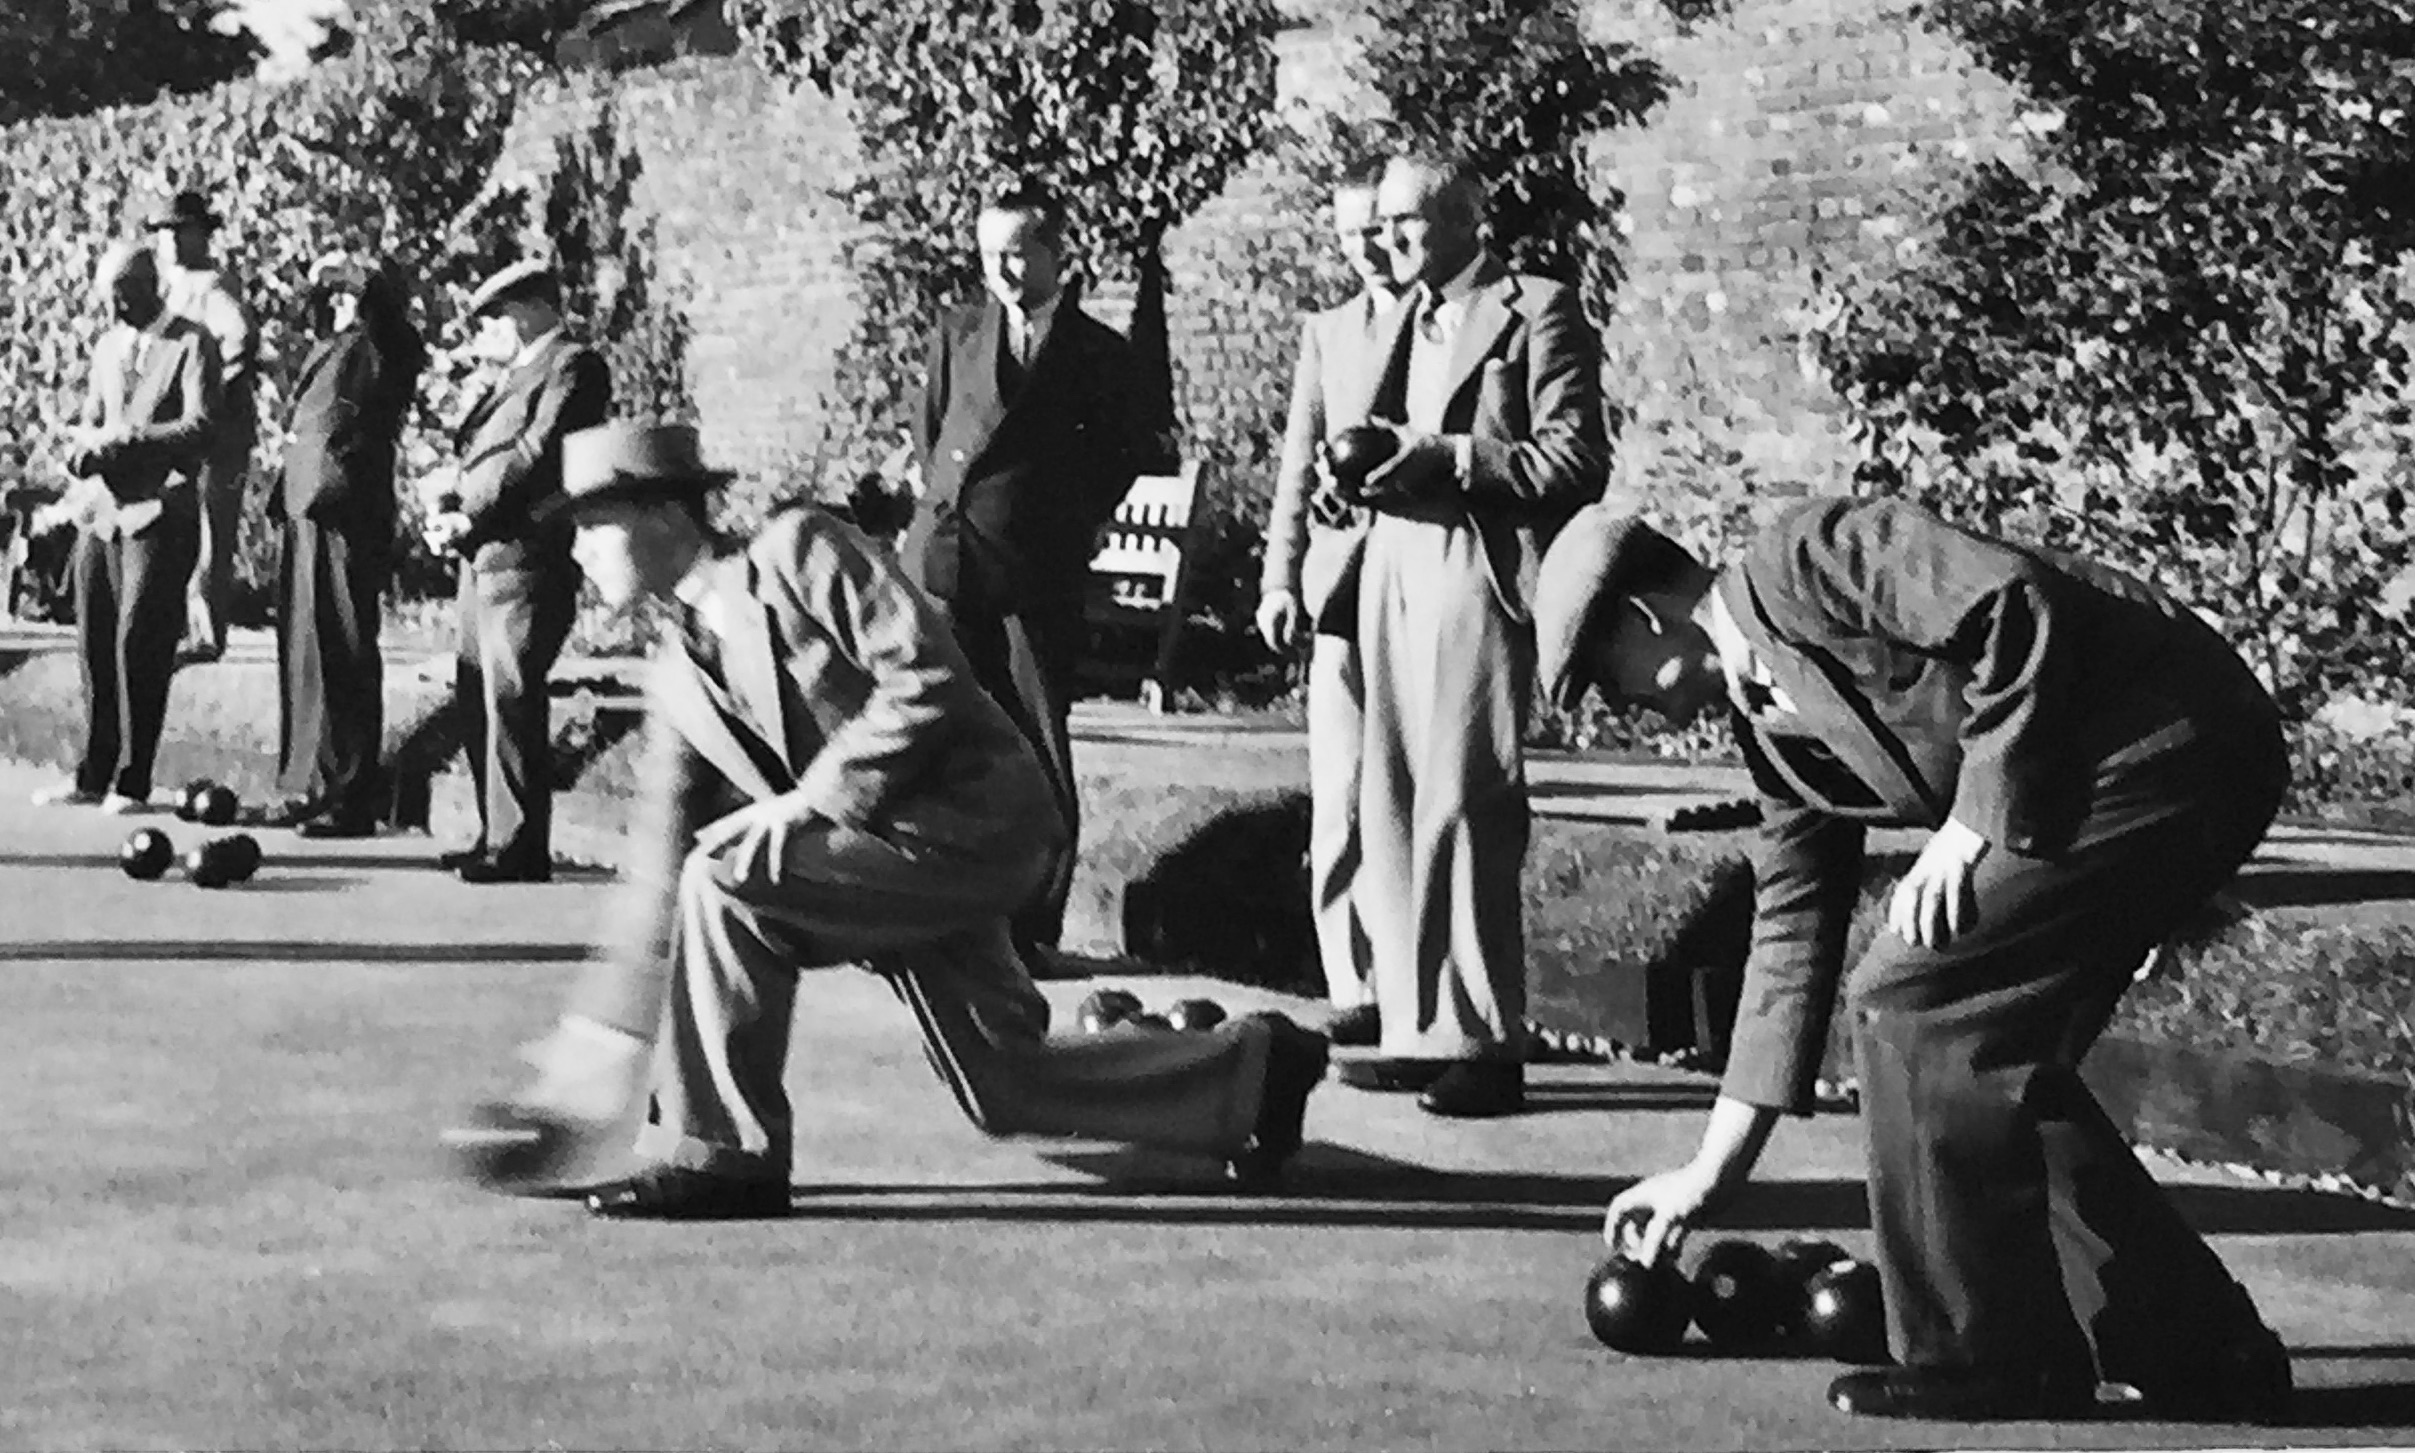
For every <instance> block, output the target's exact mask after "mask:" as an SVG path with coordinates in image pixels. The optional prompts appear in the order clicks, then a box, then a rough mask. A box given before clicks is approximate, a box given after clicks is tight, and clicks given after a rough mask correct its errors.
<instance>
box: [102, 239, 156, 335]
mask: <svg viewBox="0 0 2415 1453" xmlns="http://www.w3.org/2000/svg"><path fill="white" fill-rule="evenodd" d="M149 264H150V259H148V258H143V257H137V258H135V259H134V260H132V261H131V262H129V263H127V264H126V265H125V266H123V267H121V268H119V269H118V271H117V275H116V276H114V277H112V278H110V279H109V284H108V287H109V312H110V315H111V316H112V317H115V318H116V319H118V321H120V322H122V323H126V324H130V325H131V326H133V327H136V328H143V327H148V326H150V323H151V320H152V319H154V318H156V317H158V316H159V307H160V304H159V273H158V271H157V270H156V269H154V268H153V267H151V266H150V265H149Z"/></svg>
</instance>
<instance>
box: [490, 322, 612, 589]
mask: <svg viewBox="0 0 2415 1453" xmlns="http://www.w3.org/2000/svg"><path fill="white" fill-rule="evenodd" d="M611 411H612V376H611V374H610V372H609V371H608V370H607V369H606V368H605V365H604V359H603V355H602V354H599V353H597V352H596V351H595V350H594V349H593V348H590V347H589V346H587V345H586V344H585V343H582V342H580V341H578V340H577V339H575V338H573V337H571V335H570V334H569V333H568V332H567V331H557V332H556V333H554V334H553V335H552V337H551V338H550V339H548V340H547V341H546V342H545V343H544V345H543V346H542V347H540V348H539V349H538V350H537V351H536V352H535V353H534V354H533V355H531V356H530V357H528V358H525V359H522V360H520V361H518V362H517V363H515V364H514V365H513V366H512V367H511V368H509V369H507V370H505V372H504V373H503V375H502V377H500V378H498V379H496V380H495V382H494V384H493V386H492V387H490V388H489V389H488V390H487V391H486V393H485V394H484V395H483V396H482V397H481V398H480V399H479V401H478V402H477V403H476V404H475V405H473V406H472V407H471V409H470V411H469V413H468V414H467V415H466V416H465V417H464V418H463V419H462V422H461V425H460V427H459V428H458V429H456V430H455V432H454V442H455V444H456V445H457V447H458V449H459V451H460V458H461V510H462V513H463V514H465V515H467V516H468V517H469V522H470V528H469V533H468V534H467V535H466V536H465V537H464V538H463V540H462V542H461V544H460V546H459V548H460V550H461V551H462V553H464V554H467V555H471V557H472V559H473V561H474V563H475V568H476V569H477V570H478V571H479V572H480V573H482V574H490V573H494V572H498V571H508V570H516V569H521V568H524V567H528V566H533V565H538V564H551V565H555V566H562V567H566V566H567V564H568V561H569V558H570V537H571V533H572V531H571V526H570V523H569V521H568V519H567V517H565V518H563V519H561V520H559V521H556V522H554V523H550V524H545V525H539V524H537V523H535V521H534V512H535V510H536V508H537V506H538V505H540V504H542V503H543V502H544V501H546V500H547V499H549V498H551V497H552V496H554V495H557V494H560V493H561V492H562V440H563V438H564V437H566V436H568V435H571V434H575V433H577V432H578V431H579V430H581V429H588V428H593V427H594V426H596V425H597V424H601V423H603V422H604V419H605V417H606V416H607V415H609V414H610V413H611ZM473 552H474V553H473Z"/></svg>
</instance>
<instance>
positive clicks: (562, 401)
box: [453, 330, 612, 874]
mask: <svg viewBox="0 0 2415 1453" xmlns="http://www.w3.org/2000/svg"><path fill="white" fill-rule="evenodd" d="M611 409H612V378H611V374H610V373H609V372H608V371H607V369H606V368H605V365H604V360H603V356H602V355H601V354H599V353H597V352H596V351H595V350H594V349H593V348H590V347H588V346H587V345H586V344H585V343H582V342H580V341H578V340H577V339H575V338H573V337H571V336H570V335H569V334H567V333H564V332H561V331H559V330H557V331H556V332H554V333H553V334H552V335H551V336H550V337H549V338H546V339H542V340H539V341H538V343H537V346H536V347H535V348H534V349H532V350H531V351H530V352H529V353H528V354H527V356H525V357H523V358H521V359H519V360H517V361H516V362H514V364H513V365H512V367H511V368H510V369H508V370H506V371H505V373H504V374H503V376H502V377H500V378H498V379H497V380H496V381H495V384H494V386H493V387H492V388H490V389H489V390H488V391H487V392H486V394H485V395H484V396H483V397H481V398H480V400H479V401H478V403H477V404H476V405H474V406H473V407H472V408H471V410H470V412H469V415H468V417H467V418H466V419H464V420H463V421H462V424H461V426H460V429H459V430H458V431H457V435H456V439H457V442H458V444H459V446H460V450H461V512H462V513H463V514H465V515H467V516H468V517H469V522H470V527H469V533H468V534H467V535H465V536H464V537H463V538H462V540H461V542H460V543H459V545H457V546H456V548H457V549H459V550H461V551H462V552H463V553H465V554H467V555H469V557H470V562H469V564H468V565H467V566H466V567H464V568H463V570H462V572H461V581H460V586H459V591H458V595H457V599H456V622H457V627H456V629H457V633H458V642H457V645H458V655H457V656H456V659H455V662H454V668H453V696H454V700H455V701H456V702H457V703H458V704H459V706H460V708H461V711H462V713H463V715H464V716H465V718H466V721H465V723H464V725H463V728H462V741H463V753H464V755H465V756H466V757H467V758H468V761H469V767H470V780H471V783H472V785H473V789H474V791H475V792H476V795H477V798H478V845H479V847H480V848H481V849H483V850H484V851H485V852H486V853H487V854H488V856H490V857H491V858H493V859H494V861H495V862H497V863H498V864H501V865H503V866H505V867H509V868H517V869H525V870H528V871H530V872H533V873H540V874H541V873H542V872H544V871H545V869H546V865H547V864H548V863H549V862H550V860H551V856H552V845H551V831H552V823H553V780H552V779H553V764H552V752H553V746H552V732H551V725H550V721H549V716H550V713H549V711H548V702H549V697H548V695H547V687H546V678H547V676H548V675H550V674H551V672H552V671H553V663H554V660H555V658H556V657H558V656H559V655H560V654H561V651H562V643H563V642H564V641H565V640H567V639H568V638H569V635H570V625H571V621H572V619H573V618H574V616H575V614H576V612H577V609H578V594H579V568H578V566H577V564H576V563H574V562H573V561H572V560H571V558H570V537H571V532H570V528H569V526H568V525H567V524H565V523H562V522H559V521H556V522H552V523H548V524H538V523H536V520H535V514H534V512H535V511H536V509H537V507H538V506H540V505H542V504H544V503H545V502H546V501H547V500H548V499H550V498H552V497H553V496H555V495H557V494H559V493H560V492H561V489H562V440H563V439H564V438H565V437H566V436H568V435H570V434H574V433H576V432H578V431H579V430H581V429H587V428H592V427H594V426H595V425H597V424H600V423H602V422H604V416H605V415H606V414H608V413H610V412H611Z"/></svg>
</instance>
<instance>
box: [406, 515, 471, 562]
mask: <svg viewBox="0 0 2415 1453" xmlns="http://www.w3.org/2000/svg"><path fill="white" fill-rule="evenodd" d="M469 532H470V517H469V516H468V515H465V514H463V513H461V511H459V510H446V511H444V512H442V513H440V514H433V515H430V516H428V518H427V521H426V523H424V524H422V525H421V526H420V527H419V538H420V539H422V540H424V541H426V542H427V546H428V551H429V553H431V554H435V555H450V554H452V553H453V550H454V547H456V546H458V545H459V544H460V543H461V542H462V540H463V539H464V538H466V537H467V536H468V535H469Z"/></svg>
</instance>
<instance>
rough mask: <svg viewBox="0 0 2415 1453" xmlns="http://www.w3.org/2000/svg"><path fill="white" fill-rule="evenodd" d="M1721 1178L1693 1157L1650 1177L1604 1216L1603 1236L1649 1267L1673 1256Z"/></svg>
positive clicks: (1627, 1191) (1622, 1194)
mask: <svg viewBox="0 0 2415 1453" xmlns="http://www.w3.org/2000/svg"><path fill="white" fill-rule="evenodd" d="M1716 1180H1717V1177H1716V1176H1715V1175H1714V1174H1713V1173H1712V1172H1711V1171H1709V1170H1706V1169H1704V1168H1702V1166H1701V1165H1700V1163H1699V1162H1694V1161H1689V1162H1687V1163H1686V1164H1684V1165H1681V1166H1679V1167H1677V1168H1676V1169H1675V1170H1664V1171H1662V1172H1661V1173H1660V1174H1658V1175H1653V1176H1646V1177H1645V1178H1643V1179H1642V1180H1640V1181H1637V1182H1636V1183H1635V1184H1634V1185H1631V1186H1629V1187H1627V1188H1626V1189H1625V1190H1623V1191H1620V1192H1619V1193H1618V1195H1617V1196H1616V1197H1615V1198H1613V1199H1612V1200H1611V1202H1610V1209H1609V1211H1608V1212H1607V1213H1606V1214H1604V1215H1603V1217H1602V1240H1604V1241H1606V1242H1608V1243H1609V1245H1610V1249H1611V1250H1612V1251H1618V1252H1624V1253H1625V1254H1626V1255H1627V1257H1628V1258H1629V1259H1630V1260H1633V1261H1639V1262H1642V1263H1643V1264H1644V1265H1646V1266H1651V1265H1653V1264H1655V1263H1657V1262H1658V1261H1659V1260H1660V1258H1661V1257H1662V1256H1663V1255H1664V1254H1665V1255H1668V1256H1675V1255H1676V1254H1677V1252H1678V1251H1679V1249H1680V1248H1682V1247H1683V1246H1684V1245H1685V1234H1686V1232H1687V1230H1689V1229H1690V1228H1691V1227H1692V1226H1693V1224H1694V1222H1695V1221H1697V1220H1698V1219H1700V1218H1701V1216H1702V1212H1703V1208H1704V1207H1705V1206H1707V1205H1709V1204H1710V1200H1711V1193H1712V1191H1713V1190H1714V1189H1715V1183H1716Z"/></svg>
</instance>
